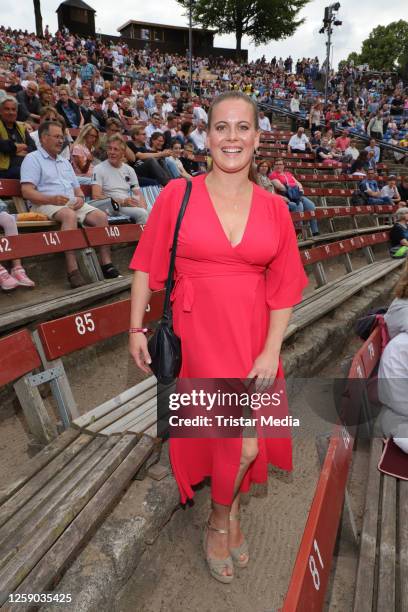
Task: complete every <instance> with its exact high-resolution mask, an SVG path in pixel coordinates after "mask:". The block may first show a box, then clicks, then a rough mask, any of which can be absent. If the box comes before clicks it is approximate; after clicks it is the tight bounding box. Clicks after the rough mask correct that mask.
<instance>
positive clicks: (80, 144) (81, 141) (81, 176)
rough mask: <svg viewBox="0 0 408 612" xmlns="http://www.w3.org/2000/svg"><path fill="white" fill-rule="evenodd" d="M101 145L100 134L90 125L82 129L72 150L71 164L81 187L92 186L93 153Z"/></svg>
mask: <svg viewBox="0 0 408 612" xmlns="http://www.w3.org/2000/svg"><path fill="white" fill-rule="evenodd" d="M98 145H99V132H98V130H97V129H96V128H95V127H94V126H93V125H92V124H91V123H88V124H87V125H84V127H83V128H81V130H80V132H79V134H78V136H77V138H76V140H75V142H74V144H73V145H72V149H71V164H72V167H73V169H74V172H75V174H76V176H77V178H78V182H79V184H80V185H90V184H91V178H92V175H93V171H94V163H93V161H94V160H93V152H94V150H95V149H96V148H98Z"/></svg>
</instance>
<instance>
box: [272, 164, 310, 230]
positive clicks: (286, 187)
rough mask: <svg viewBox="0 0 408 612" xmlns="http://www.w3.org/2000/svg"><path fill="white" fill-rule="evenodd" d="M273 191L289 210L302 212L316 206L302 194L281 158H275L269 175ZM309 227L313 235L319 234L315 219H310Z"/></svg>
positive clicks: (299, 185)
mask: <svg viewBox="0 0 408 612" xmlns="http://www.w3.org/2000/svg"><path fill="white" fill-rule="evenodd" d="M269 178H270V179H271V181H272V184H273V186H274V188H275V192H276V193H278V194H279V195H281V196H282V197H283V198H284V200H285V201H286V202H287V204H288V207H289V210H290V211H291V212H303V211H310V210H315V208H316V206H315V205H314V202H312V200H309V198H306V197H305V196H304V194H303V186H302V183H300V182H299V181H298V180H297V179H296V178H295V177H294V176H293V174H292V173H291V172H288V171H287V170H285V164H284V161H283V159H277V160H276V161H275V165H274V168H273V172H272V173H271V174H270V175H269ZM310 229H311V231H312V234H313V236H318V235H319V226H318V224H317V221H316V219H311V220H310Z"/></svg>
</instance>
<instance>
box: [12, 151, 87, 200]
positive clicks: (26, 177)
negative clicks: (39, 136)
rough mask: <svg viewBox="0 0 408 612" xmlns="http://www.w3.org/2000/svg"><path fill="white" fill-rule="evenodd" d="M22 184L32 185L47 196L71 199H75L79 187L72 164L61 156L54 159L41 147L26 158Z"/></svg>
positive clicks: (22, 168) (22, 171) (23, 165)
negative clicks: (60, 196) (61, 196)
mask: <svg viewBox="0 0 408 612" xmlns="http://www.w3.org/2000/svg"><path fill="white" fill-rule="evenodd" d="M21 182H22V183H32V184H33V185H35V186H36V188H37V190H38V191H40V192H41V193H44V194H46V195H57V194H58V195H64V196H66V197H67V198H70V199H71V198H73V197H75V189H76V188H78V187H79V183H78V179H77V177H76V175H75V172H74V170H73V168H72V166H71V164H70V162H69V161H68V160H67V159H64V158H63V157H61V155H57V156H56V157H55V158H54V157H52V156H51V155H50V154H49V153H47V151H46V150H45V149H44V148H43V147H41V146H39V147H38V150H37V151H34V152H33V153H30V154H29V155H27V156H26V157H25V158H24V161H23V164H22V166H21Z"/></svg>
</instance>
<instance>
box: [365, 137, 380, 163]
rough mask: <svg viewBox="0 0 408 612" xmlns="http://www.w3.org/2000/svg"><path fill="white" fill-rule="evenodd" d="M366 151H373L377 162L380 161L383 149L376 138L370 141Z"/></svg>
mask: <svg viewBox="0 0 408 612" xmlns="http://www.w3.org/2000/svg"><path fill="white" fill-rule="evenodd" d="M364 151H367V153H372V154H373V155H372V156H373V158H374V161H375V163H376V164H379V163H380V157H381V149H380V147H379V146H378V145H377V143H376V140H375V138H371V139H370V142H369V144H368V146H367V147H365V149H364Z"/></svg>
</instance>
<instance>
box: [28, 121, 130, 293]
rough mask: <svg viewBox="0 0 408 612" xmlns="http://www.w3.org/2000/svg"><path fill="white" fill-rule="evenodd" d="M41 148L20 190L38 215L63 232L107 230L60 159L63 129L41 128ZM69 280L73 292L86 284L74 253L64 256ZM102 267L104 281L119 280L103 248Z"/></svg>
mask: <svg viewBox="0 0 408 612" xmlns="http://www.w3.org/2000/svg"><path fill="white" fill-rule="evenodd" d="M38 131H39V138H40V143H41V146H40V147H39V149H38V150H37V151H34V152H33V153H29V154H28V155H27V156H26V157H25V159H24V161H23V164H22V166H21V190H22V194H23V197H24V198H25V199H27V200H29V201H30V203H31V206H32V208H33V210H34V211H35V212H39V213H43V214H44V215H46V216H47V217H48V218H49V219H55V220H56V221H58V222H59V223H61V229H62V230H69V229H76V227H77V225H78V221H79V222H80V223H85V224H87V225H92V226H98V227H106V226H107V225H108V219H107V216H106V215H105V214H104V213H103V212H102V211H100V210H97V209H96V208H94V207H93V206H90V205H89V204H86V203H85V201H84V200H85V198H84V195H83V193H82V191H81V188H80V186H79V183H78V179H77V177H76V176H75V173H74V171H73V169H72V166H71V164H70V162H69V161H68V160H66V159H64V158H63V157H61V156H60V155H59V152H60V150H61V146H62V143H63V140H64V134H63V131H62V128H61V125H60V124H59V123H58V122H56V121H46V122H44V123H42V124H41V125H40V127H39V130H38ZM65 258H66V263H67V272H68V280H69V282H70V285H71V287H72V288H77V287H82V286H83V285H85V284H86V283H85V281H84V279H83V278H82V276H81V273H80V272H79V270H78V264H77V261H76V257H75V253H74V252H66V253H65ZM100 258H101V267H102V271H103V274H104V277H105V278H116V277H117V276H119V272H118V271H117V270H116V268H115V267H114V266H113V265H112V261H111V256H110V248H109V247H108V246H102V247H100Z"/></svg>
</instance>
